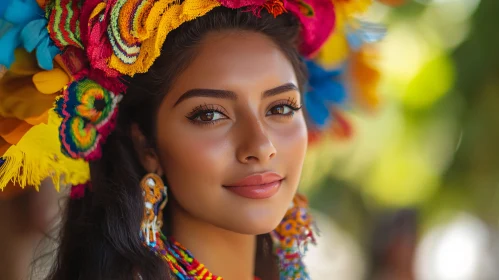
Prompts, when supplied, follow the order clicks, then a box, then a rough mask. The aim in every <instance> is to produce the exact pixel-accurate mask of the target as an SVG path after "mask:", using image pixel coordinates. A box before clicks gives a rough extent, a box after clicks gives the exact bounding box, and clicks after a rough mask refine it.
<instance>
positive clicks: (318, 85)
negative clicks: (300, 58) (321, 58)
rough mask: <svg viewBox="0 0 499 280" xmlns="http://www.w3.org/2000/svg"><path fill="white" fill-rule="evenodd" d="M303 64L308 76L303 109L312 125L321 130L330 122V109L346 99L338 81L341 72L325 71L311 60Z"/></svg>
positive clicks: (342, 86)
mask: <svg viewBox="0 0 499 280" xmlns="http://www.w3.org/2000/svg"><path fill="white" fill-rule="evenodd" d="M305 63H306V65H307V68H308V74H309V82H308V91H307V93H305V95H304V105H305V109H306V111H307V114H308V116H309V117H310V120H311V121H312V123H313V124H314V125H316V126H317V127H318V128H323V127H325V126H326V125H327V124H328V123H329V121H330V120H331V114H330V111H329V110H330V109H331V107H332V106H335V105H341V104H343V103H344V102H345V101H346V99H347V92H346V89H345V86H344V85H343V84H342V81H341V80H340V75H341V70H326V69H324V68H322V67H321V66H319V65H318V64H317V63H315V62H313V61H311V60H309V61H306V62H305Z"/></svg>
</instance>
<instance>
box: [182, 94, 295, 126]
mask: <svg viewBox="0 0 499 280" xmlns="http://www.w3.org/2000/svg"><path fill="white" fill-rule="evenodd" d="M280 106H286V107H288V108H289V109H291V112H290V113H288V114H270V115H269V114H266V116H278V117H281V118H282V117H284V118H290V117H292V116H293V115H294V114H295V112H297V111H299V110H300V109H301V108H302V105H298V102H297V101H296V99H295V98H289V99H288V100H286V101H280V102H278V103H276V104H274V105H272V107H270V108H269V110H267V111H268V112H270V110H272V109H274V108H276V107H280ZM212 112H214V113H219V114H222V115H223V116H224V117H225V118H228V117H227V115H228V113H227V111H226V110H225V108H223V107H221V106H217V105H211V104H203V105H199V106H197V107H195V108H194V109H193V110H192V111H191V112H190V113H189V114H188V115H187V119H189V121H190V122H192V123H193V124H196V125H202V126H204V125H214V124H215V123H217V122H218V121H221V120H223V119H221V120H215V121H199V120H196V119H197V118H198V117H200V116H201V115H202V114H205V113H212Z"/></svg>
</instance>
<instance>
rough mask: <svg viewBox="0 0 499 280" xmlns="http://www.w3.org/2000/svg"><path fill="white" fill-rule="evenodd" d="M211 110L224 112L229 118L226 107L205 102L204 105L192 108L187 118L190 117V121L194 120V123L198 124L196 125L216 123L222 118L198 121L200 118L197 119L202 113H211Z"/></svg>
mask: <svg viewBox="0 0 499 280" xmlns="http://www.w3.org/2000/svg"><path fill="white" fill-rule="evenodd" d="M211 112H215V113H219V114H222V115H224V116H225V117H226V118H228V117H227V115H228V113H227V111H226V110H225V108H223V107H222V106H218V105H211V104H203V105H199V106H197V107H195V108H194V109H192V111H191V112H190V113H189V114H188V115H187V119H189V121H190V122H192V123H193V124H196V125H214V124H215V123H216V122H218V121H220V120H215V121H198V120H196V119H197V118H198V117H200V116H201V115H203V114H206V113H211Z"/></svg>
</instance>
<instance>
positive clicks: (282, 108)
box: [267, 105, 294, 116]
mask: <svg viewBox="0 0 499 280" xmlns="http://www.w3.org/2000/svg"><path fill="white" fill-rule="evenodd" d="M293 113H294V112H293V109H291V108H290V107H289V106H288V105H278V106H274V107H272V108H271V109H270V110H269V111H268V112H267V116H270V115H292V114H293Z"/></svg>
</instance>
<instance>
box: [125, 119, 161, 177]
mask: <svg viewBox="0 0 499 280" xmlns="http://www.w3.org/2000/svg"><path fill="white" fill-rule="evenodd" d="M130 134H131V137H132V141H133V146H134V149H135V152H136V153H137V157H138V158H139V161H140V164H142V166H143V167H144V169H145V170H146V171H147V172H148V173H155V174H157V175H159V176H163V169H162V168H161V164H160V161H159V157H158V155H157V153H156V151H155V150H154V148H153V147H152V146H151V144H150V142H149V141H147V139H146V137H145V136H144V134H143V133H142V131H141V130H140V128H139V126H138V125H137V124H136V123H134V124H132V127H131V129H130Z"/></svg>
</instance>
